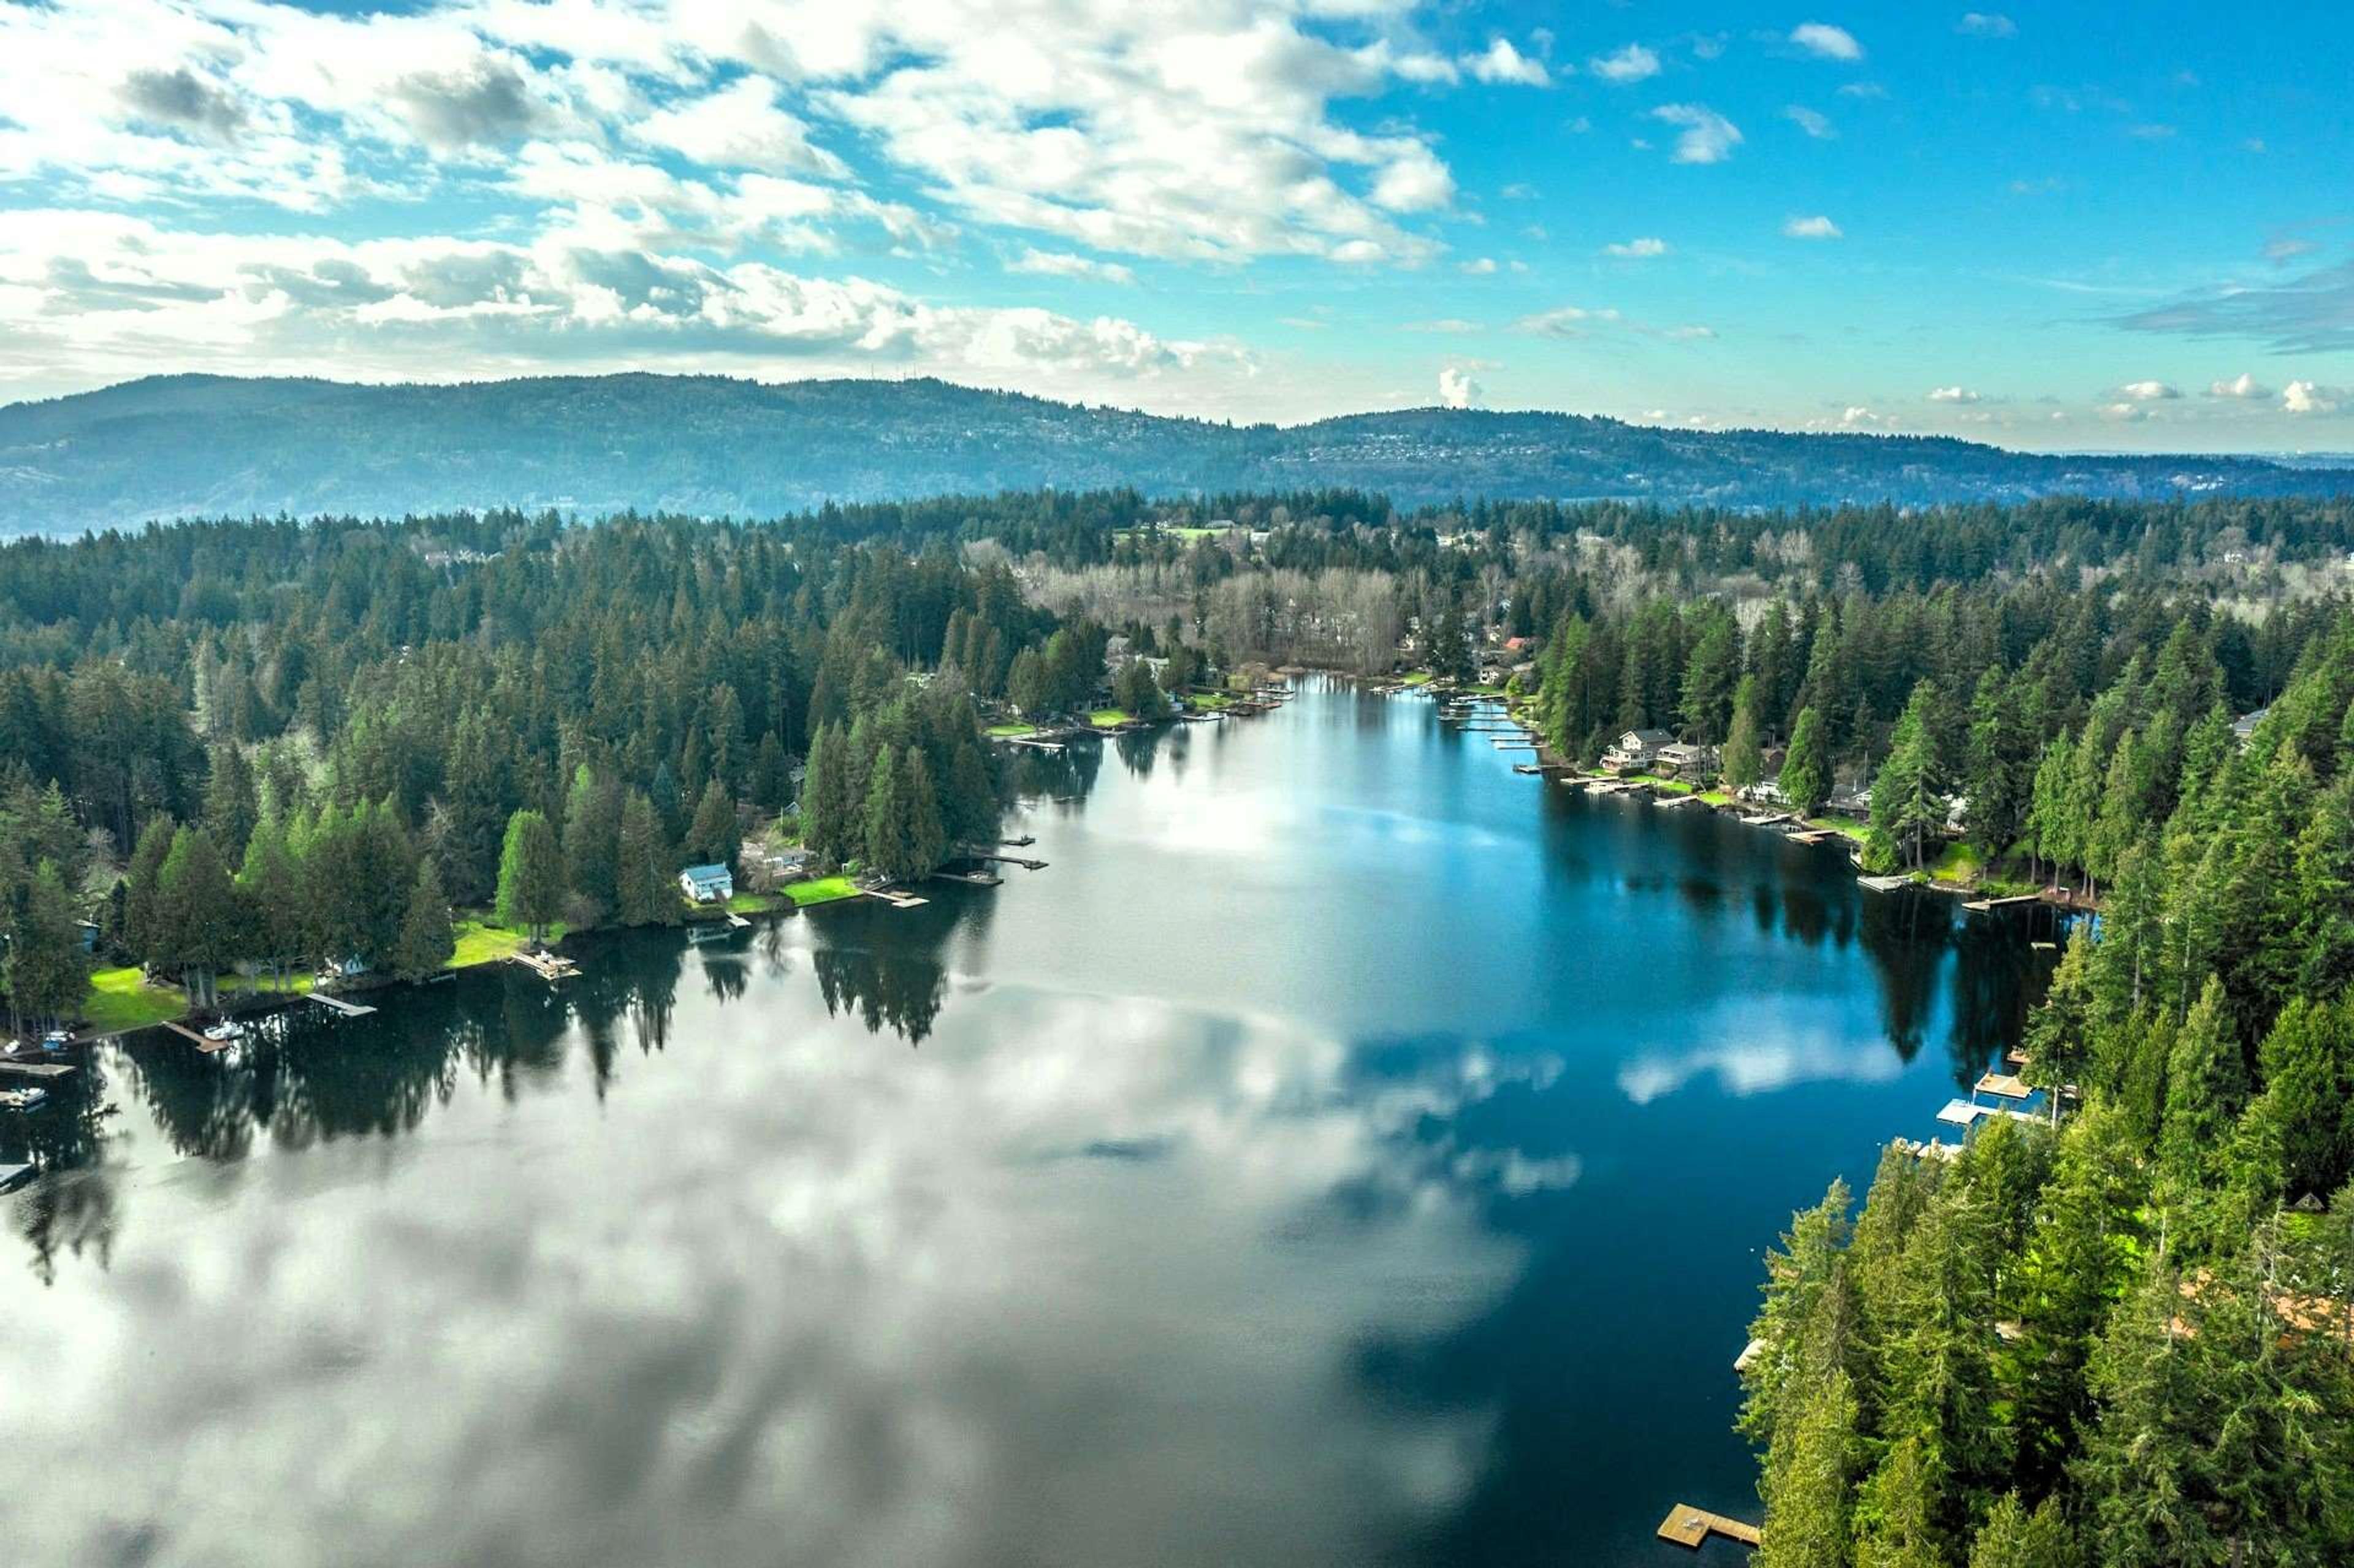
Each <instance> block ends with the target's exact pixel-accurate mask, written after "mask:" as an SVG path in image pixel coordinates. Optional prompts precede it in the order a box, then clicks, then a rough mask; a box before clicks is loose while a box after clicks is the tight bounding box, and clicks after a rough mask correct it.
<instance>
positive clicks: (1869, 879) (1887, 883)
mask: <svg viewBox="0 0 2354 1568" xmlns="http://www.w3.org/2000/svg"><path fill="white" fill-rule="evenodd" d="M1856 881H1858V882H1860V883H1861V884H1862V885H1864V886H1866V887H1869V888H1870V889H1872V891H1873V892H1874V893H1893V892H1895V891H1896V890H1897V889H1898V888H1900V887H1905V886H1909V885H1911V884H1912V881H1913V879H1912V878H1911V877H1909V876H1859V877H1857V878H1856Z"/></svg>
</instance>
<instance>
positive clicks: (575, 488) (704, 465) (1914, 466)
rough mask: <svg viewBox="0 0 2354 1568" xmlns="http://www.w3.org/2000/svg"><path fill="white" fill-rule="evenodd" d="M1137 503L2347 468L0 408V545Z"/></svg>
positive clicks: (1457, 432) (1279, 431) (1038, 418)
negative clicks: (336, 527) (520, 521)
mask: <svg viewBox="0 0 2354 1568" xmlns="http://www.w3.org/2000/svg"><path fill="white" fill-rule="evenodd" d="M1047 486H1053V487H1056V488H1060V489H1066V490H1085V489H1096V488H1104V487H1111V486H1133V487H1135V488H1137V489H1140V490H1143V491H1145V492H1148V493H1155V494H1182V493H1208V492H1220V491H1245V490H1257V491H1265V490H1289V489H1308V488H1314V487H1319V486H1344V487H1354V488H1358V489H1363V490H1371V491H1377V492H1381V493H1386V494H1387V495H1389V496H1390V497H1391V498H1392V499H1393V500H1394V501H1395V502H1397V503H1400V504H1402V505H1415V504H1421V503H1443V502H1447V501H1452V500H1455V499H1458V498H1465V499H1469V498H1474V497H1479V496H1488V497H1494V498H1544V499H1556V500H1587V499H1601V498H1623V499H1633V500H1647V501H1655V502H1659V503H1662V504H1667V505H1681V504H1685V503H1712V504H1719V505H1726V506H1736V507H1768V506H1792V505H1798V504H1802V503H1806V504H1818V505H1820V504H1832V503H1842V502H1856V503H1874V502H1882V501H1886V502H1893V503H1899V504H1924V503H1938V502H1967V501H2017V500H2024V499H2029V498H2031V497H2035V496H2040V495H2052V494H2084V495H2089V496H2102V497H2129V498H2144V499H2146V498H2150V497H2156V496H2164V495H2169V494H2178V493H2188V494H2219V493H2221V494H2238V495H2289V494H2336V493H2344V492H2346V491H2348V490H2349V489H2354V474H2349V473H2348V472H2347V471H2343V470H2336V469H2328V468H2316V467H2304V468H2299V467H2292V466H2289V465H2287V464H2284V463H2275V462H2270V461H2263V460H2260V459H2253V458H2234V457H2046V456H2039V455H2032V454H2028V453H2021V452H2012V451H2007V450H2003V449H2001V448H1999V447H1991V446H1983V445H1979V444H1977V443H1974V442H1969V441H1963V440H1953V439H1951V438H1947V437H1917V436H1861V435H1794V434H1788V433H1784V432H1778V431H1770V430H1730V431H1721V432H1720V431H1708V432H1703V431H1692V430H1673V429H1657V428H1654V427H1650V426H1644V425H1629V424H1625V423H1622V422H1620V421H1618V420H1616V419H1607V418H1596V417H1594V416H1590V415H1578V414H1553V413H1500V412H1489V411H1485V410H1479V409H1457V408H1417V409H1410V410H1405V411H1403V412H1397V413H1373V414H1352V415H1346V416H1342V417H1341V418H1331V419H1320V420H1317V421H1315V422H1313V423H1311V424H1305V425H1296V426H1274V425H1248V426H1235V425H1224V424H1218V423H1214V422H1212V421H1208V420H1203V419H1190V418H1171V417H1166V416H1161V415H1154V414H1143V413H1136V412H1130V411H1126V410H1120V409H1114V408H1089V407H1085V406H1080V405H1075V404H1068V403H1056V402H1052V401H1049V400H1047V399H1044V398H1039V397H1027V396H1024V395H1022V394H1018V393H1010V392H991V391H982V390H979V389H976V388H972V387H960V386H955V385H953V384H950V383H948V382H943V381H936V380H928V379H927V380H908V381H869V380H834V381H793V382H782V383H773V384H772V383H761V382H755V381H742V380H736V379H732V378H729V377H725V376H652V375H639V374H627V375H615V376H547V377H534V378H529V379H523V380H514V381H492V382H464V383H457V384H453V385H422V384H410V385H394V386H361V385H355V384H350V383H343V382H334V381H324V380H313V379H294V378H256V379H246V378H239V377H231V376H151V377H147V378H145V379H143V380H138V381H130V382H125V383H122V385H120V386H115V387H106V388H104V389H102V390H100V391H96V392H89V393H82V394H80V395H77V396H74V397H60V398H56V399H53V400H50V401H47V402H37V403H17V404H11V405H8V406H6V407H5V408H0V533H10V534H21V533H55V534H63V533H78V532H80V531H81V530H83V529H86V528H95V527H108V526H127V525H133V524H140V523H143V522H145V521H148V520H150V519H154V518H175V517H186V516H221V515H228V516H242V515H246V514H257V513H259V514H278V513H281V512H284V513H291V514H295V515H298V516H315V515H320V514H401V513H408V512H429V511H440V510H450V509H456V508H474V509H480V508H483V507H489V506H500V505H514V506H522V507H527V508H539V507H545V506H557V507H563V508H567V509H570V510H577V511H579V512H582V513H586V514H598V513H605V512H615V511H620V510H623V509H625V508H632V507H634V508H636V509H638V510H641V511H654V510H661V511H671V512H684V513H690V514H706V515H719V514H728V515H734V516H769V515H774V514H781V513H787V512H796V511H801V510H803V509H806V508H809V507H811V506H815V505H819V504H821V503H825V502H828V501H872V500H885V499H903V498H908V497H916V496H925V495H938V494H948V493H994V492H997V491H1001V490H1028V489H1037V488H1044V487H1047Z"/></svg>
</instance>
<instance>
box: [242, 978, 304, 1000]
mask: <svg viewBox="0 0 2354 1568" xmlns="http://www.w3.org/2000/svg"><path fill="white" fill-rule="evenodd" d="M312 983H313V982H312V978H311V977H310V976H309V975H288V976H287V977H286V980H285V983H284V984H282V985H281V984H280V983H279V982H278V981H277V980H274V979H272V978H271V977H270V976H269V975H256V976H254V977H253V978H252V979H251V980H248V979H246V978H245V977H244V976H243V975H223V976H221V978H220V992H221V994H222V995H223V996H230V995H234V994H237V993H239V992H244V993H249V994H251V995H254V996H307V995H309V994H310V991H311V986H312Z"/></svg>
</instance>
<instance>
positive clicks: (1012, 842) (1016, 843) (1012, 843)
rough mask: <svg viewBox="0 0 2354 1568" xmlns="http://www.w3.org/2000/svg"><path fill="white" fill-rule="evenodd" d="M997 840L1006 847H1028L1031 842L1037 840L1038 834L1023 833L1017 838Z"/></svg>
mask: <svg viewBox="0 0 2354 1568" xmlns="http://www.w3.org/2000/svg"><path fill="white" fill-rule="evenodd" d="M997 842H999V843H1001V844H1003V845H1004V846H1005V847H1006V848H1007V849H1028V848H1029V847H1030V846H1031V845H1032V844H1034V843H1036V842H1038V835H1037V834H1035V833H1023V835H1022V836H1021V837H1020V838H1018V839H1000V840H998V841H997Z"/></svg>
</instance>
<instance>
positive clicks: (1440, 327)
mask: <svg viewBox="0 0 2354 1568" xmlns="http://www.w3.org/2000/svg"><path fill="white" fill-rule="evenodd" d="M1403 330H1404V331H1406V332H1436V333H1447V334H1453V335H1460V334H1465V333H1474V332H1478V331H1479V323H1478V322H1467V321H1465V320H1464V319H1463V318H1462V317H1460V316H1441V317H1439V318H1438V319H1437V321H1427V322H1408V323H1405V327H1404V328H1403Z"/></svg>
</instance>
